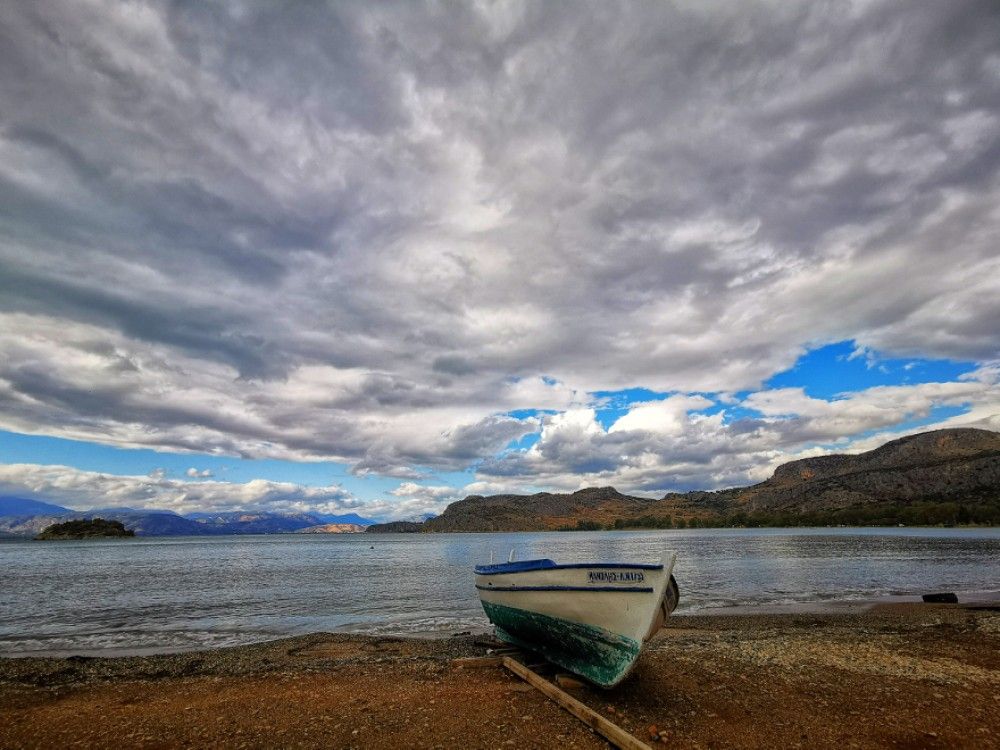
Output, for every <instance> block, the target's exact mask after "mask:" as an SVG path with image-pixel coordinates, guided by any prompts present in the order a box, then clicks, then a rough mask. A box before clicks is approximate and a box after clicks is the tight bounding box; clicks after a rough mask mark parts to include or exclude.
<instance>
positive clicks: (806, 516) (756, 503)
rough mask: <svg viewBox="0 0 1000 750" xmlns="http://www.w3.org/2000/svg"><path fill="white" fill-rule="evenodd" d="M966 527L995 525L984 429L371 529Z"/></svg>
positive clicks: (993, 474)
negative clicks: (741, 477) (748, 476)
mask: <svg viewBox="0 0 1000 750" xmlns="http://www.w3.org/2000/svg"><path fill="white" fill-rule="evenodd" d="M970 522H975V523H995V524H1000V434H998V433H996V432H990V431H988V430H975V429H953V430H935V431H932V432H925V433H920V434H918V435H910V436H908V437H904V438H900V439H898V440H893V441H891V442H889V443H886V444H885V445H883V446H881V447H880V448H876V449H875V450H872V451H868V452H866V453H861V454H857V455H830V456H818V457H815V458H806V459H801V460H798V461H792V462H789V463H787V464H783V465H781V466H779V467H778V468H777V469H776V470H775V472H774V475H773V476H772V477H771V478H770V479H768V480H767V481H765V482H761V483H760V484H756V485H753V486H751V487H742V488H735V489H729V490H721V491H717V492H700V491H699V492H687V493H669V494H667V495H666V496H664V497H663V498H658V499H657V498H642V497H636V496H633V495H625V494H622V493H620V492H618V491H617V490H616V489H614V488H613V487H595V488H589V489H584V490H579V491H577V492H574V493H571V494H554V493H546V492H543V493H538V494H535V495H492V496H489V497H483V496H480V495H470V496H469V497H467V498H465V499H464V500H459V501H458V502H454V503H452V504H451V505H449V506H448V507H447V508H446V509H445V511H444V512H443V513H442V514H441V515H439V516H437V517H436V518H433V519H430V520H428V521H426V522H424V523H422V524H412V523H407V524H400V523H398V522H397V523H393V524H377V525H375V526H371V527H369V528H368V531H369V532H373V533H378V532H383V531H430V532H434V531H535V530H550V529H566V528H584V529H586V528H634V527H671V526H689V525H785V524H792V525H796V524H798V525H804V524H819V525H823V524H837V523H845V524H858V523H860V524H869V523H870V524H895V523H970Z"/></svg>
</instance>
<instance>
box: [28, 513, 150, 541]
mask: <svg viewBox="0 0 1000 750" xmlns="http://www.w3.org/2000/svg"><path fill="white" fill-rule="evenodd" d="M129 536H135V532H134V531H132V530H131V529H126V528H125V525H124V524H123V523H122V522H121V521H105V520H104V519H103V518H82V519H77V520H74V521H65V522H63V523H54V524H52V525H51V526H48V527H46V528H45V529H44V530H43V531H42V533H40V534H39V535H38V536H36V537H35V539H36V540H52V539H91V538H97V537H111V538H116V537H117V538H121V537H129Z"/></svg>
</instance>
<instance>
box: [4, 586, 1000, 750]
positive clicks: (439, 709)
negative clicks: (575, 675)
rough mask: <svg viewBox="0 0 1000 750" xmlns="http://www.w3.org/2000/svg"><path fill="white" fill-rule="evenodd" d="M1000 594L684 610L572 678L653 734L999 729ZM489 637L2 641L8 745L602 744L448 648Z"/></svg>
mask: <svg viewBox="0 0 1000 750" xmlns="http://www.w3.org/2000/svg"><path fill="white" fill-rule="evenodd" d="M998 610H1000V608H998V607H988V606H984V607H978V608H969V607H964V606H956V605H900V606H881V607H875V608H873V609H871V610H869V611H867V612H862V613H856V612H855V613H850V614H823V615H803V614H797V615H773V614H772V615H739V616H735V615H734V616H711V617H706V616H700V617H695V616H687V617H685V616H679V617H674V618H671V619H670V621H669V622H668V627H666V628H665V629H664V630H663V631H661V633H660V634H659V635H658V636H657V637H656V638H655V639H654V640H653V641H652V642H651V643H650V644H649V648H648V649H647V651H646V653H645V654H644V655H643V657H642V659H641V661H640V663H639V666H638V668H637V669H636V671H635V673H634V674H633V675H632V677H630V678H629V679H628V680H627V681H626V682H625V683H623V684H622V685H621V686H619V687H618V688H617V689H615V690H611V691H604V690H600V689H597V688H591V687H582V688H578V689H574V690H573V691H572V694H573V695H574V696H575V697H577V698H578V699H579V700H581V701H583V702H584V703H585V704H587V705H588V706H590V707H591V708H593V709H594V710H596V711H599V712H600V713H602V714H603V715H605V716H606V717H608V718H609V719H611V720H612V721H614V722H615V723H617V724H619V725H620V726H622V727H623V728H625V729H626V730H628V731H630V732H632V733H633V734H634V735H635V736H636V737H639V738H640V739H642V740H643V741H645V742H648V743H650V744H651V745H653V746H654V747H656V746H661V747H666V746H670V747H679V748H697V747H702V748H738V747H739V748H744V747H752V748H772V747H788V748H794V747H802V748H822V747H829V748H834V747H836V748H850V747H857V748H867V747H901V748H945V747H948V748H954V747H969V748H994V747H1000V611H998ZM487 642H488V639H484V637H482V636H474V635H470V636H460V637H453V638H442V639H438V640H426V639H396V638H384V637H379V638H375V637H365V636H356V635H343V634H323V633H318V634H314V635H309V636H304V637H299V638H291V639H285V640H280V641H271V642H268V643H262V644H257V645H252V646H241V647H238V648H230V649H218V650H213V651H201V652H192V653H184V654H176V655H168V656H146V657H121V658H108V659H105V658H83V657H70V658H64V659H43V658H22V659H2V660H0V715H2V721H0V747H3V748H34V747H39V748H41V747H71V746H73V747H119V748H120V747H144V748H170V747H238V748H241V747H246V748H265V747H305V748H311V747H317V748H319V747H326V748H329V747H357V748H367V747H377V748H382V747H384V748H400V747H406V748H451V747H474V748H479V747H482V748H511V747H516V748H530V747H539V748H544V747H576V748H598V747H607V745H606V743H605V742H604V741H603V740H602V739H601V738H600V737H598V736H596V735H594V734H593V733H591V731H590V730H589V729H588V728H586V727H585V726H584V725H583V724H582V723H581V722H579V721H578V720H577V719H575V718H574V717H572V716H570V715H569V714H568V713H566V712H565V711H563V710H562V709H560V708H559V707H558V706H556V705H555V704H554V703H552V702H551V701H549V700H547V699H545V698H544V697H543V696H542V695H541V694H540V693H538V692H537V691H535V690H534V689H532V688H530V687H529V686H527V685H526V684H524V683H523V682H521V681H520V680H519V679H518V678H516V677H514V676H513V675H511V674H509V673H507V672H506V671H505V670H503V669H501V668H499V667H488V668H470V667H469V666H463V665H461V664H460V663H456V662H455V661H454V660H455V659H458V658H460V657H469V656H482V655H485V654H486V649H487ZM549 674H550V675H551V672H550V673H549ZM653 737H655V738H656V739H655V740H654V739H653Z"/></svg>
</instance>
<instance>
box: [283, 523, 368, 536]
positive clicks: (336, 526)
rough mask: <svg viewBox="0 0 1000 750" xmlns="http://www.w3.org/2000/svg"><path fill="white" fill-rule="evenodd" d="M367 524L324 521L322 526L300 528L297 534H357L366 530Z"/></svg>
mask: <svg viewBox="0 0 1000 750" xmlns="http://www.w3.org/2000/svg"><path fill="white" fill-rule="evenodd" d="M365 528H366V527H365V526H362V525H361V524H357V523H324V524H321V525H320V526H308V527H306V528H304V529H299V530H298V531H296V532H295V533H296V534H357V533H359V532H362V531H364V530H365Z"/></svg>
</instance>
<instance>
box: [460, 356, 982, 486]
mask: <svg viewBox="0 0 1000 750" xmlns="http://www.w3.org/2000/svg"><path fill="white" fill-rule="evenodd" d="M998 403H1000V379H998V378H997V372H996V370H995V368H992V367H985V368H982V369H981V370H979V371H976V372H975V373H974V374H972V375H971V376H970V377H968V378H966V379H965V380H963V381H962V382H953V383H922V384H918V385H909V386H879V387H874V388H869V389H866V390H863V391H858V392H854V393H849V394H844V395H843V396H841V397H839V398H836V399H833V400H826V399H819V398H812V397H810V396H808V395H807V394H806V393H805V392H804V391H803V390H802V389H801V388H782V389H774V390H768V391H760V392H757V393H751V394H749V395H748V396H747V397H746V398H744V399H743V400H742V401H741V402H739V403H738V404H735V405H732V407H739V409H740V410H741V411H740V412H739V413H738V414H737V415H735V416H733V417H731V418H730V417H727V411H726V410H727V408H732V407H730V406H727V405H725V404H723V403H722V402H719V404H718V405H721V406H722V407H723V408H721V409H718V410H714V411H713V413H710V414H706V413H704V412H705V411H706V410H707V409H708V407H713V406H716V405H717V404H716V402H714V401H712V400H710V399H707V398H705V397H701V396H695V397H688V396H672V397H670V398H667V399H665V400H663V401H656V402H645V403H637V404H634V405H633V406H632V407H631V408H630V409H629V410H628V411H627V412H626V413H625V414H624V415H622V416H621V417H619V418H618V419H617V421H615V422H614V423H613V424H612V425H611V426H610V427H609V428H607V429H605V428H604V427H603V426H602V425H601V424H600V422H599V421H598V420H597V416H596V413H595V412H594V410H592V409H581V410H576V411H572V412H565V413H562V414H557V415H554V416H551V417H547V418H546V419H545V422H544V426H543V427H542V431H541V435H540V438H539V440H538V441H537V442H536V443H535V444H534V445H532V446H531V447H529V448H525V449H521V450H514V451H510V452H507V453H505V454H503V455H501V456H498V457H497V458H495V459H491V460H487V461H485V462H483V464H481V465H480V467H479V470H478V471H479V476H480V477H481V478H483V479H491V478H492V479H499V480H502V481H505V482H507V483H508V484H515V485H520V486H522V487H525V486H529V485H539V484H540V485H543V486H553V487H559V488H561V489H565V490H575V489H578V488H581V487H587V486H595V485H607V484H611V485H614V486H616V487H619V488H623V489H625V490H630V491H640V492H646V493H655V492H663V491H668V490H688V489H711V488H721V487H729V486H737V485H744V484H749V483H752V482H758V481H762V480H763V479H766V478H767V477H768V476H770V473H771V472H772V471H773V470H774V468H775V467H776V466H777V465H778V464H780V463H784V462H786V461H789V460H792V459H794V458H798V457H802V456H804V455H818V454H821V453H828V452H831V451H834V452H860V451H863V450H870V449H871V448H875V447H877V446H878V445H881V444H882V443H885V442H886V441H888V440H891V439H894V438H896V437H900V436H901V435H902V434H908V433H912V432H919V431H923V430H928V429H939V428H944V427H979V428H983V429H991V430H997V431H1000V414H998V412H997V404H998ZM949 406H951V407H955V406H960V407H962V409H963V413H962V414H960V415H958V416H953V417H949V418H946V419H943V420H940V421H938V422H937V423H924V422H923V421H922V422H921V423H920V426H919V427H915V428H910V429H906V430H903V431H902V432H901V431H900V429H899V426H900V425H902V424H904V423H906V422H907V421H912V420H924V421H926V420H927V418H928V417H930V416H931V415H932V413H933V410H934V409H935V408H940V407H949ZM872 435H873V436H872ZM859 436H860V437H859Z"/></svg>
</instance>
